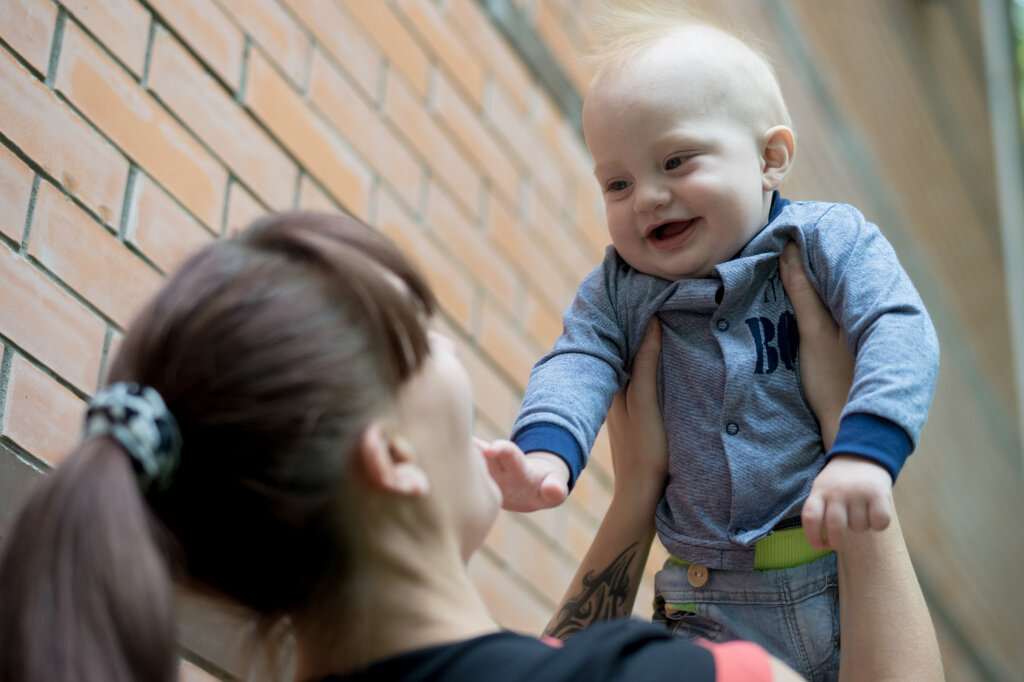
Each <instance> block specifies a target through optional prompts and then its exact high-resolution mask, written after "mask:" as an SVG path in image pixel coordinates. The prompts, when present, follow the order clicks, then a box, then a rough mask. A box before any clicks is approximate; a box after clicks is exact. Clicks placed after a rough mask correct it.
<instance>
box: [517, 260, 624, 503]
mask: <svg viewBox="0 0 1024 682" xmlns="http://www.w3.org/2000/svg"><path fill="white" fill-rule="evenodd" d="M617 260H618V257H617V256H616V255H614V253H612V254H610V256H609V257H606V258H605V261H604V263H603V264H602V265H601V266H599V267H598V268H596V269H595V270H594V271H593V272H591V273H590V274H589V275H588V276H587V277H586V278H585V279H584V281H583V283H582V284H580V287H579V289H578V290H577V292H576V298H575V299H574V300H573V303H572V306H571V307H570V308H569V310H568V311H566V313H565V315H564V317H563V332H562V335H561V336H560V337H559V338H558V340H557V341H556V342H555V346H554V348H553V349H552V350H551V351H550V352H549V353H548V354H547V355H545V356H544V357H543V358H541V359H540V360H539V361H538V362H537V364H536V365H535V366H534V368H533V371H532V372H531V373H530V381H529V384H528V386H527V388H526V392H525V394H524V396H523V405H522V409H521V411H520V413H519V416H518V417H517V418H516V421H515V424H513V427H512V440H513V441H515V444H516V445H517V446H518V448H519V449H520V450H522V452H525V453H527V457H530V458H534V457H536V458H538V460H539V461H537V462H536V463H531V464H530V469H537V470H538V471H540V470H544V471H550V470H551V468H555V469H558V467H559V466H562V465H564V466H565V467H567V470H568V475H567V477H566V478H565V479H564V482H565V483H566V486H567V488H566V490H567V491H568V490H570V489H572V486H573V485H574V484H575V482H576V478H577V477H578V476H579V474H580V472H581V471H582V470H583V467H584V466H585V465H586V461H587V454H588V453H589V452H590V448H591V447H592V446H593V444H594V440H595V439H596V438H597V434H598V431H600V429H601V425H602V424H603V423H604V419H605V415H606V414H607V413H608V407H609V405H611V402H612V398H613V397H614V396H615V394H616V393H618V391H619V390H620V389H621V388H622V386H623V385H624V384H625V382H626V380H627V378H628V375H627V373H626V363H627V354H628V351H627V340H626V334H625V333H624V331H623V330H622V329H621V327H620V321H619V313H618V311H616V310H615V308H614V306H615V302H614V300H615V298H616V281H615V278H616V262H617ZM545 506H550V505H545Z"/></svg>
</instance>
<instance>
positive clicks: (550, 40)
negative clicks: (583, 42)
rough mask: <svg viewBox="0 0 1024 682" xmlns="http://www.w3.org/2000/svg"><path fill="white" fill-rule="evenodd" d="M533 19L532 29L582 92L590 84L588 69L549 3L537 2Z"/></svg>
mask: <svg viewBox="0 0 1024 682" xmlns="http://www.w3.org/2000/svg"><path fill="white" fill-rule="evenodd" d="M533 6H534V7H536V12H535V13H534V17H533V25H534V28H536V29H537V33H538V34H539V35H540V37H541V38H542V39H543V40H544V44H545V45H546V46H547V48H548V50H550V51H551V53H552V56H553V57H554V58H555V61H557V62H558V65H559V66H560V67H562V70H563V71H565V72H566V74H567V75H568V76H569V79H570V80H571V81H572V82H573V84H575V85H576V88H577V89H578V90H579V91H580V92H583V91H585V90H586V89H587V86H588V85H589V84H590V78H591V73H590V69H589V68H588V67H587V66H585V65H584V64H583V62H582V61H581V60H580V59H578V55H579V53H580V50H579V48H578V47H577V46H576V45H574V44H573V42H572V40H570V39H569V36H568V35H566V32H565V26H564V23H563V22H562V21H561V20H560V19H559V17H558V16H556V15H555V13H554V12H553V11H552V6H551V3H550V2H538V3H536V4H535V5H533Z"/></svg>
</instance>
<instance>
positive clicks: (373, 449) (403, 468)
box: [354, 422, 430, 497]
mask: <svg viewBox="0 0 1024 682" xmlns="http://www.w3.org/2000/svg"><path fill="white" fill-rule="evenodd" d="M354 454H355V457H356V460H357V464H358V467H359V471H360V472H361V473H362V474H363V475H364V476H365V477H366V481H367V483H369V484H370V486H372V487H373V488H376V489H378V490H381V491H384V492H389V493H393V494H395V495H404V496H410V497H422V496H424V495H426V494H427V493H428V492H429V491H430V480H429V479H428V478H427V472H426V471H424V470H423V468H422V467H420V466H419V464H417V462H416V458H415V456H414V453H413V451H412V447H411V446H410V445H409V442H408V441H406V440H405V439H404V438H402V437H401V436H388V435H387V434H385V433H384V429H383V427H382V426H381V425H380V424H379V423H377V422H374V423H372V424H370V425H369V426H368V427H366V429H365V430H364V431H363V435H362V436H361V437H360V439H359V445H358V446H357V447H356V451H355V453H354Z"/></svg>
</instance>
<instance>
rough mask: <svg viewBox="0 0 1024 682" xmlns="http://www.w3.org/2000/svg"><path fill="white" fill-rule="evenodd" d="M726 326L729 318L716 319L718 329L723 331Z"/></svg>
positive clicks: (727, 326)
mask: <svg viewBox="0 0 1024 682" xmlns="http://www.w3.org/2000/svg"><path fill="white" fill-rule="evenodd" d="M728 328H729V320H719V321H718V331H720V332H724V331H725V330H726V329H728Z"/></svg>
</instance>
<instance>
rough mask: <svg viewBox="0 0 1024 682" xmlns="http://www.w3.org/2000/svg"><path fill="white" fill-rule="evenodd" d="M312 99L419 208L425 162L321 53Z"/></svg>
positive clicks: (316, 58)
mask: <svg viewBox="0 0 1024 682" xmlns="http://www.w3.org/2000/svg"><path fill="white" fill-rule="evenodd" d="M309 98H310V100H311V101H312V102H313V104H314V105H316V107H317V108H318V109H319V110H320V111H321V112H322V113H323V114H324V116H326V117H327V118H328V120H330V121H331V123H332V124H333V125H334V127H335V128H336V129H337V130H338V131H339V132H340V133H341V134H342V135H343V136H344V137H345V139H347V140H349V142H350V143H351V144H352V146H353V147H355V149H356V151H358V152H359V153H360V154H361V155H362V157H363V158H364V159H366V162H367V163H368V164H369V165H370V166H372V167H373V168H374V169H376V170H377V172H378V173H379V174H380V175H381V176H382V178H383V179H384V181H385V182H387V183H388V184H389V185H390V186H391V187H392V189H394V190H395V192H397V193H398V195H399V196H400V197H402V199H403V200H404V201H405V203H406V205H408V206H410V207H412V208H413V209H414V210H415V209H417V208H418V206H419V201H420V193H421V191H422V184H423V178H424V169H423V163H421V162H420V161H419V160H418V159H417V158H416V157H415V156H414V155H413V154H412V153H411V152H410V151H409V150H408V149H407V148H406V146H405V144H404V143H403V142H402V141H401V140H399V139H398V137H396V136H395V134H394V132H392V130H391V129H390V128H389V127H388V126H387V125H386V124H385V123H384V121H383V120H382V118H381V116H380V114H379V113H378V112H377V111H375V110H374V109H373V108H372V107H371V106H370V105H369V104H368V103H367V101H366V99H365V98H364V96H363V95H362V93H360V92H359V91H358V90H357V88H356V87H355V86H353V85H350V84H349V82H348V80H347V79H346V78H345V77H344V76H342V75H341V73H340V72H339V71H338V70H337V69H336V68H335V66H334V65H333V64H331V63H330V62H329V61H328V59H327V58H326V57H324V56H323V55H322V54H321V53H319V52H317V53H316V55H314V57H313V72H312V76H311V78H310V86H309Z"/></svg>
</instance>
